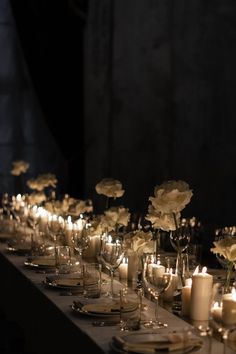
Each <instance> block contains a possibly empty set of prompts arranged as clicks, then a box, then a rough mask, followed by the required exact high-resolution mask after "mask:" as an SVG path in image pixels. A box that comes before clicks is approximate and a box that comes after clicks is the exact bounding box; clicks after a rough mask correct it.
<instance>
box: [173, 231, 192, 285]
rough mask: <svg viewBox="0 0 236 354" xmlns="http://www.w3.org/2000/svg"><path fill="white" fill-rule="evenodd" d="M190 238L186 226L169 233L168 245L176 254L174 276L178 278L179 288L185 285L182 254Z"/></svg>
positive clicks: (189, 232)
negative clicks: (169, 244)
mask: <svg viewBox="0 0 236 354" xmlns="http://www.w3.org/2000/svg"><path fill="white" fill-rule="evenodd" d="M190 237H191V230H190V227H189V225H187V224H186V225H182V226H180V227H179V228H177V229H176V230H175V231H171V233H170V243H171V245H172V247H173V248H174V250H175V251H176V252H177V258H176V266H175V274H177V276H178V283H179V285H178V287H179V288H182V287H183V286H184V285H185V280H184V270H183V258H182V254H183V252H184V251H185V250H186V249H187V248H188V246H189V242H190Z"/></svg>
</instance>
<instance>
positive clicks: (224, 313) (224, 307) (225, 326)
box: [209, 283, 236, 354]
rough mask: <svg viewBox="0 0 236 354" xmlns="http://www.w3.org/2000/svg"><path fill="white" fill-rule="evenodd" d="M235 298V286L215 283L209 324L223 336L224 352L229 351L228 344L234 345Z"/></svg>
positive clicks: (235, 327)
mask: <svg viewBox="0 0 236 354" xmlns="http://www.w3.org/2000/svg"><path fill="white" fill-rule="evenodd" d="M229 290H230V291H231V293H230V292H229ZM235 300H236V289H235V287H234V286H232V287H230V289H229V288H226V287H225V286H224V285H222V284H221V283H215V284H214V287H213V296H212V305H211V309H210V321H209V324H210V328H211V329H212V330H214V332H218V333H219V334H220V336H221V338H222V341H223V343H224V349H223V354H226V353H227V348H228V346H229V347H230V348H231V345H233V342H231V341H230V337H231V334H232V335H233V337H234V335H235V331H236V318H235V306H234V303H235ZM230 344H231V345H230ZM234 349H235V348H234ZM230 352H231V351H230Z"/></svg>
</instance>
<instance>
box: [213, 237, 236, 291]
mask: <svg viewBox="0 0 236 354" xmlns="http://www.w3.org/2000/svg"><path fill="white" fill-rule="evenodd" d="M213 244H214V246H215V247H212V248H211V249H210V251H211V252H213V253H214V254H215V255H216V257H217V258H218V260H219V261H220V263H221V265H222V266H223V267H224V268H226V279H225V284H224V286H225V292H226V293H227V292H229V291H230V282H231V277H232V272H233V269H236V237H234V236H225V237H223V238H222V239H220V240H218V241H214V242H213ZM219 256H222V257H223V260H224V262H222V259H220V258H219Z"/></svg>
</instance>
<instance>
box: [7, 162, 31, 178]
mask: <svg viewBox="0 0 236 354" xmlns="http://www.w3.org/2000/svg"><path fill="white" fill-rule="evenodd" d="M28 168H29V163H28V162H25V161H23V160H17V161H13V162H12V170H11V174H12V175H13V176H20V175H21V174H22V173H26V172H27V170H28Z"/></svg>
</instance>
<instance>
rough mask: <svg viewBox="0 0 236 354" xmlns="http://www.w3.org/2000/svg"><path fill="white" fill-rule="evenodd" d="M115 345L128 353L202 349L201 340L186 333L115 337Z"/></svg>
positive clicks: (150, 353)
mask: <svg viewBox="0 0 236 354" xmlns="http://www.w3.org/2000/svg"><path fill="white" fill-rule="evenodd" d="M112 343H113V345H114V346H115V347H116V348H118V349H122V350H124V351H127V352H132V353H142V354H153V353H158V352H159V351H160V352H163V351H167V352H171V351H175V350H183V352H185V351H187V350H188V349H189V350H191V348H194V347H201V346H202V344H203V342H202V340H201V338H198V337H194V336H191V335H189V334H188V335H187V334H185V333H167V334H166V335H164V334H163V335H161V334H157V333H140V334H131V335H127V336H123V337H121V336H114V337H113V338H112Z"/></svg>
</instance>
